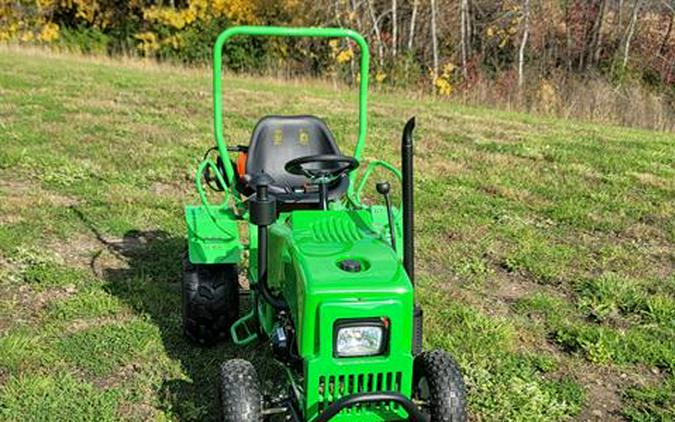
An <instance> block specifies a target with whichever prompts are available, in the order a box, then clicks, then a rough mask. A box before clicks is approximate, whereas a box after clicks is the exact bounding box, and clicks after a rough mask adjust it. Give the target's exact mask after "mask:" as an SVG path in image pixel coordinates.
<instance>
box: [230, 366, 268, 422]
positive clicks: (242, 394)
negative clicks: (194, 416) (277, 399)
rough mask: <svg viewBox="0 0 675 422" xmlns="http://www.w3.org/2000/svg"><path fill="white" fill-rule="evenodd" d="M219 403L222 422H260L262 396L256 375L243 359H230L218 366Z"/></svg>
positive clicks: (253, 369)
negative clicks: (221, 411)
mask: <svg viewBox="0 0 675 422" xmlns="http://www.w3.org/2000/svg"><path fill="white" fill-rule="evenodd" d="M220 383H221V384H220V402H221V405H222V410H223V419H222V420H223V422H260V421H262V420H263V419H262V394H261V393H260V383H259V381H258V374H257V373H256V371H255V368H254V367H253V365H252V364H251V363H250V362H249V361H246V360H243V359H231V360H228V361H227V362H225V363H223V364H222V365H221V366H220Z"/></svg>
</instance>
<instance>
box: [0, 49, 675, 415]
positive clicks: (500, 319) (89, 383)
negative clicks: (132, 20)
mask: <svg viewBox="0 0 675 422" xmlns="http://www.w3.org/2000/svg"><path fill="white" fill-rule="evenodd" d="M224 87H225V92H224V105H225V107H224V109H225V111H224V121H225V125H226V133H227V135H228V138H229V139H230V140H231V142H232V143H246V142H247V140H248V137H249V136H250V131H251V129H252V127H253V126H254V124H255V122H256V121H257V119H258V118H260V117H261V116H262V115H264V114H272V113H308V112H310V113H316V114H318V115H320V116H322V117H324V118H325V119H326V120H327V122H328V124H329V126H330V127H331V128H332V129H333V130H334V132H335V133H336V135H337V136H338V138H339V140H340V141H341V145H344V149H345V150H350V148H352V146H353V144H354V140H355V134H356V128H355V125H354V123H355V112H356V93H355V92H353V90H352V91H346V90H338V89H335V88H333V87H332V86H331V85H329V84H326V83H322V82H312V81H304V82H301V83H300V82H282V81H276V80H271V79H254V78H248V77H240V78H235V77H226V80H225V82H224ZM0 98H2V101H0V145H1V148H0V333H1V335H2V338H0V420H10V421H11V420H120V419H123V420H151V419H158V420H216V419H217V417H216V415H217V412H218V410H217V409H218V407H217V394H216V390H215V387H216V385H217V384H216V379H215V374H216V368H217V365H218V363H219V362H220V361H222V360H224V359H227V358H230V357H233V356H246V357H251V356H253V357H254V361H255V362H256V364H257V365H258V367H259V369H260V370H261V372H263V375H264V376H266V377H267V378H274V377H278V376H279V373H278V368H275V367H273V366H269V365H265V361H266V359H267V358H268V357H269V354H268V353H267V351H266V350H259V348H257V347H254V346H251V347H246V348H243V349H238V348H235V347H233V346H231V345H221V346H218V347H214V348H209V349H200V348H197V347H194V346H192V345H190V344H189V343H188V342H186V340H185V339H184V338H183V337H182V334H181V322H180V288H179V283H178V282H179V280H180V256H181V253H182V251H183V249H184V245H185V239H184V236H185V228H184V224H183V216H182V206H183V204H185V203H196V195H195V192H194V189H193V186H192V178H193V172H194V169H195V167H196V164H197V160H198V159H199V158H200V157H201V156H202V154H203V152H204V150H205V149H206V148H207V147H208V146H210V145H211V144H212V143H213V140H212V134H211V130H212V127H211V126H212V116H211V114H210V113H211V94H210V79H209V73H208V70H207V69H201V70H197V69H181V68H175V67H169V66H158V65H154V64H151V63H144V62H129V63H118V62H114V61H110V60H104V59H85V58H81V57H75V56H54V55H50V54H49V53H41V52H34V51H20V50H8V49H0ZM370 105H371V114H370V128H369V132H370V133H369V144H368V146H367V149H366V154H365V155H366V157H367V158H370V159H374V158H384V159H386V160H388V161H391V162H393V163H398V161H399V160H398V139H399V137H400V130H401V129H402V125H403V123H404V121H405V119H406V118H407V117H409V116H411V115H413V114H414V115H416V116H417V120H418V128H419V129H418V132H417V133H416V139H417V147H416V170H417V179H416V182H417V186H416V188H417V190H416V192H417V194H416V195H417V196H416V199H417V220H416V221H417V228H418V232H417V241H418V246H419V248H418V274H419V280H418V281H419V289H418V295H419V300H420V301H421V302H422V303H423V304H424V306H425V330H426V331H425V336H426V337H425V342H426V346H427V347H441V348H444V349H447V350H448V351H450V352H451V353H452V354H453V355H454V356H455V357H456V359H457V361H458V362H459V364H460V365H461V367H462V370H463V372H464V374H465V377H466V381H467V384H468V386H469V394H470V396H469V398H470V412H471V415H472V418H473V419H474V420H494V421H502V420H522V421H532V420H542V421H554V420H568V419H578V420H606V419H610V420H611V419H622V418H623V419H628V420H635V421H665V420H672V419H673V418H675V397H674V393H673V391H675V389H674V388H673V385H674V384H675V375H674V371H675V351H674V350H675V349H674V347H673V345H674V344H675V273H674V270H673V268H674V267H675V136H673V134H667V133H652V132H647V131H641V130H634V129H628V128H619V127H607V126H599V125H594V124H587V123H582V122H576V121H564V120H558V119H552V118H540V117H536V116H531V115H525V114H517V113H507V112H501V111H495V110H491V109H487V108H486V109H481V108H468V107H463V106H459V105H456V104H453V103H449V102H446V101H441V100H436V99H433V98H422V99H419V98H417V99H416V98H413V97H412V96H408V95H404V93H384V92H375V93H373V94H372V95H371V97H370ZM373 180H374V179H373ZM369 188H370V189H371V197H374V195H372V191H374V187H373V186H371V187H369ZM397 194H398V193H397Z"/></svg>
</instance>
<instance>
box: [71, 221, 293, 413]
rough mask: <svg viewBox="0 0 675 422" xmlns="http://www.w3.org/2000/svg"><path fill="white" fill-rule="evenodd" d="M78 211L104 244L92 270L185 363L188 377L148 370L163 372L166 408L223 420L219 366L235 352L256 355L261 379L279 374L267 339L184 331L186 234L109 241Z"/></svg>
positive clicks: (131, 235)
mask: <svg viewBox="0 0 675 422" xmlns="http://www.w3.org/2000/svg"><path fill="white" fill-rule="evenodd" d="M75 212H76V213H77V215H78V216H79V217H80V219H81V220H82V221H83V222H84V223H85V224H86V225H87V227H88V228H89V229H90V230H91V232H92V233H93V234H94V235H95V236H96V238H97V240H98V241H99V242H100V243H101V245H102V246H103V248H104V249H103V250H101V251H99V252H98V253H97V254H96V255H95V256H94V257H93V258H92V260H91V262H90V266H91V269H92V271H94V273H96V274H100V275H101V276H102V277H103V279H104V280H105V281H106V283H107V285H106V290H107V291H108V292H109V293H111V294H113V295H115V296H117V297H118V298H120V299H121V300H123V301H124V302H125V303H127V304H128V305H129V306H130V307H131V308H132V309H133V310H134V311H135V312H136V313H137V314H139V315H141V316H143V317H145V318H147V319H149V320H150V321H151V322H152V323H154V324H155V325H156V326H157V327H158V328H159V331H160V333H161V338H162V342H163V344H164V348H165V350H166V353H167V355H168V356H169V357H170V358H171V359H174V360H178V361H179V362H180V364H181V367H182V372H183V374H184V378H178V379H166V374H162V373H160V374H156V372H155V371H153V368H144V370H143V372H145V373H146V374H151V376H152V377H153V378H154V377H157V378H161V377H164V380H163V381H162V382H161V385H160V386H157V385H155V388H157V391H156V396H157V397H158V399H159V406H160V408H162V410H164V411H165V412H166V413H167V414H169V415H173V416H175V417H177V418H178V419H179V420H181V421H185V420H199V421H215V420H218V419H219V418H220V410H219V400H218V388H219V379H218V367H219V365H220V363H221V362H223V361H225V360H227V359H231V358H234V357H241V358H246V359H248V360H250V361H252V362H253V364H254V365H255V367H256V369H257V370H258V372H259V375H260V377H261V379H265V380H274V379H279V378H280V373H279V368H278V367H276V366H275V365H272V364H270V362H271V352H270V351H269V347H266V346H265V345H264V344H263V343H258V344H255V343H254V344H253V345H250V346H246V347H238V346H236V345H234V344H232V343H227V344H220V345H216V346H212V347H201V346H197V345H195V344H193V343H191V342H189V341H188V340H187V339H186V338H185V336H183V329H182V316H181V309H182V303H181V280H182V264H181V262H182V259H183V255H184V251H185V248H186V240H185V238H182V237H175V236H172V235H170V234H169V233H167V232H164V231H159V230H155V231H140V230H130V231H128V232H127V233H125V235H124V237H123V238H122V239H121V240H119V241H110V240H107V239H106V238H105V237H104V236H102V235H101V233H100V232H99V231H98V230H97V229H96V227H95V226H94V225H93V224H92V222H91V221H89V220H88V219H87V218H86V216H85V215H84V214H82V212H81V211H79V210H77V209H75ZM104 250H105V251H108V252H110V253H112V254H113V255H115V256H116V257H118V258H119V259H120V260H122V261H124V262H126V263H127V267H122V268H119V262H116V263H115V265H112V264H111V263H106V262H105V261H106V260H105V259H103V257H102V255H103V252H104ZM242 300H243V302H242V305H243V307H244V308H245V307H247V306H246V305H247V303H246V300H245V299H244V298H243V299H242ZM157 371H161V369H157ZM267 385H268V383H266V384H265V386H267Z"/></svg>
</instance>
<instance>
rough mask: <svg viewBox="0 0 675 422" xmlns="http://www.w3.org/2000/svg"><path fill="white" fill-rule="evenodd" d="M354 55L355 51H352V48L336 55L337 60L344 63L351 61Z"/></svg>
mask: <svg viewBox="0 0 675 422" xmlns="http://www.w3.org/2000/svg"><path fill="white" fill-rule="evenodd" d="M353 57H354V52H353V51H352V49H351V48H348V49H346V50H342V51H341V52H340V53H338V55H337V56H336V57H335V60H337V62H338V63H340V64H342V63H346V62H348V61H350V60H351V59H352V58H353Z"/></svg>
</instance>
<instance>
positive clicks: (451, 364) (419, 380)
mask: <svg viewBox="0 0 675 422" xmlns="http://www.w3.org/2000/svg"><path fill="white" fill-rule="evenodd" d="M413 398H414V399H417V400H420V401H421V402H423V403H425V405H424V406H421V410H422V412H423V413H425V414H427V415H429V416H430V417H431V422H464V421H466V386H465V385H464V379H463V378H462V373H461V372H460V371H459V366H457V363H456V362H455V361H454V360H453V359H452V358H451V357H450V355H448V354H447V353H445V352H444V351H442V350H433V351H428V352H422V353H421V354H419V355H418V356H417V357H416V358H415V363H414V369H413Z"/></svg>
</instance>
